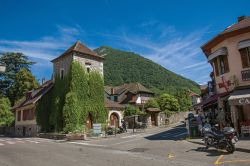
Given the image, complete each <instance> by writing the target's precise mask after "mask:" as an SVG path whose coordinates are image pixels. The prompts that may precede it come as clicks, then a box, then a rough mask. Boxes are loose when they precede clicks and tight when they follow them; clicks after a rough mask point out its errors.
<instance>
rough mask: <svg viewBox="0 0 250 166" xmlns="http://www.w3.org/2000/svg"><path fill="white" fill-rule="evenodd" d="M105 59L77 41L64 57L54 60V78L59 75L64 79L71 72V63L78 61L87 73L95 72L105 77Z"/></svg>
mask: <svg viewBox="0 0 250 166" xmlns="http://www.w3.org/2000/svg"><path fill="white" fill-rule="evenodd" d="M103 60H104V58H103V57H101V56H99V55H98V54H97V53H95V52H94V51H92V50H91V49H89V48H88V47H86V46H85V45H83V44H82V43H81V42H80V41H77V42H76V43H75V44H74V45H73V46H71V47H70V48H69V49H68V50H66V51H65V52H64V53H63V54H62V55H60V56H59V57H57V58H55V59H53V60H52V61H51V62H52V63H53V78H54V77H55V76H56V75H59V76H60V78H63V77H64V76H65V75H66V74H67V73H68V72H69V70H70V66H71V63H72V62H73V61H78V62H79V63H80V64H81V65H82V66H83V67H84V68H86V70H87V72H89V71H91V70H95V71H98V72H100V74H101V75H103Z"/></svg>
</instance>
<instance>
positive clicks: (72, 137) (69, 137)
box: [66, 134, 86, 141]
mask: <svg viewBox="0 0 250 166" xmlns="http://www.w3.org/2000/svg"><path fill="white" fill-rule="evenodd" d="M66 138H67V140H68V141H71V140H86V134H67V135H66Z"/></svg>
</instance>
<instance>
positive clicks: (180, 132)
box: [145, 125, 187, 141]
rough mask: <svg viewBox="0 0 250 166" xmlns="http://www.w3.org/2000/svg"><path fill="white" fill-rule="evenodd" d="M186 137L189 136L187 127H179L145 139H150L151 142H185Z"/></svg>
mask: <svg viewBox="0 0 250 166" xmlns="http://www.w3.org/2000/svg"><path fill="white" fill-rule="evenodd" d="M186 136H187V129H186V127H185V125H179V126H176V127H173V128H172V129H170V130H167V131H164V132H161V133H157V134H154V135H150V136H148V137H145V139H148V140H150V141H159V140H174V141H178V140H183V139H184V138H186Z"/></svg>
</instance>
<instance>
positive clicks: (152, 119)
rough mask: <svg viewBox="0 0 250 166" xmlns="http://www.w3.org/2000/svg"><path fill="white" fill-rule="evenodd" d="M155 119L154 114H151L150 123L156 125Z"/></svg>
mask: <svg viewBox="0 0 250 166" xmlns="http://www.w3.org/2000/svg"><path fill="white" fill-rule="evenodd" d="M155 119H156V118H155V114H151V123H152V125H153V126H155V125H156V121H155Z"/></svg>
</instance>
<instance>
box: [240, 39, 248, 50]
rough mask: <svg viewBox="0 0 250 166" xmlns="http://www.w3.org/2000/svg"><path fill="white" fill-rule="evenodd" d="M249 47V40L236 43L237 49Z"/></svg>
mask: <svg viewBox="0 0 250 166" xmlns="http://www.w3.org/2000/svg"><path fill="white" fill-rule="evenodd" d="M246 47H250V39H248V40H243V41H240V42H239V43H238V49H242V48H246Z"/></svg>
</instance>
